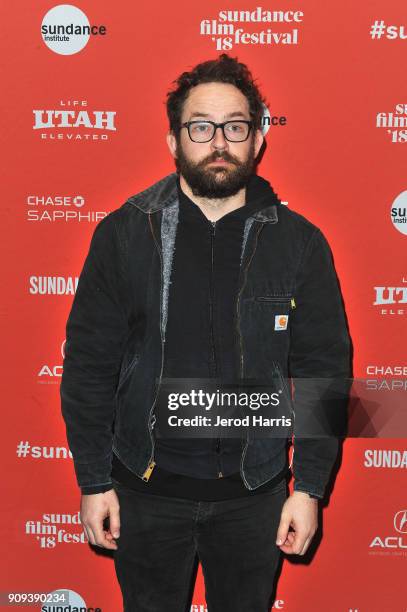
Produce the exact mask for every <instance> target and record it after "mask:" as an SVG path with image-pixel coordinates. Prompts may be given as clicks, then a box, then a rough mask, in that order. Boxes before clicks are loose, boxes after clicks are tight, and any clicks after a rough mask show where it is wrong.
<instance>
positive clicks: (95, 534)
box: [80, 489, 120, 550]
mask: <svg viewBox="0 0 407 612" xmlns="http://www.w3.org/2000/svg"><path fill="white" fill-rule="evenodd" d="M80 517H81V521H82V526H83V529H84V531H85V534H86V536H87V538H88V540H89V542H90V544H93V545H95V546H102V547H103V548H109V549H110V550H117V544H116V542H115V541H114V540H115V539H116V538H119V537H120V514H119V500H118V497H117V495H116V491H115V490H114V489H110V490H109V491H105V493H94V494H92V495H82V499H81V511H80ZM107 517H109V529H108V530H107V531H106V529H104V528H103V521H104V520H105V518H107Z"/></svg>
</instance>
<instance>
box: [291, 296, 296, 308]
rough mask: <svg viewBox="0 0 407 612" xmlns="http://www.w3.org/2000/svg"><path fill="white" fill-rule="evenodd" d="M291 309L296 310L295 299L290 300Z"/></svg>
mask: <svg viewBox="0 0 407 612" xmlns="http://www.w3.org/2000/svg"><path fill="white" fill-rule="evenodd" d="M291 308H297V306H296V304H295V299H294V298H293V297H292V298H291Z"/></svg>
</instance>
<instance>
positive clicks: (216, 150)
mask: <svg viewBox="0 0 407 612" xmlns="http://www.w3.org/2000/svg"><path fill="white" fill-rule="evenodd" d="M199 119H202V120H209V121H215V122H216V123H221V122H223V121H227V120H229V119H246V120H250V119H251V117H250V113H249V103H248V101H247V99H246V97H245V96H244V95H243V94H242V92H241V91H240V90H239V89H237V87H235V86H234V85H231V84H229V83H202V84H200V85H197V86H196V87H193V88H192V89H191V90H190V92H189V95H188V97H187V99H186V101H185V103H184V107H183V110H182V115H181V124H182V123H185V122H186V121H196V120H199ZM167 142H168V146H169V147H170V150H171V153H172V155H173V156H174V158H175V165H176V168H177V170H178V171H179V172H180V174H182V176H183V177H184V179H185V180H186V182H187V183H188V185H189V187H190V188H191V191H192V193H193V194H194V195H196V196H201V197H206V198H226V197H230V196H232V195H235V194H236V193H237V192H238V191H239V190H240V189H241V188H242V187H244V186H245V185H246V184H247V182H248V180H249V177H250V176H251V175H252V174H253V172H254V166H255V159H256V157H257V154H258V152H259V150H260V147H261V144H262V142H263V136H262V134H261V131H260V130H256V131H254V130H253V128H252V130H251V131H250V133H249V137H248V139H247V140H246V141H244V142H230V141H228V140H226V139H225V137H224V136H223V133H222V130H221V129H220V128H218V129H217V130H216V133H215V135H214V137H213V139H212V140H211V141H209V142H204V143H198V142H193V141H192V140H191V139H190V137H189V135H188V130H187V129H186V128H182V129H181V130H180V132H179V134H177V135H173V134H169V135H168V136H167ZM217 160H221V161H217ZM214 162H216V163H214Z"/></svg>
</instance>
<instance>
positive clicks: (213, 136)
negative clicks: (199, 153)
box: [180, 119, 253, 144]
mask: <svg viewBox="0 0 407 612" xmlns="http://www.w3.org/2000/svg"><path fill="white" fill-rule="evenodd" d="M194 123H210V124H211V125H213V126H214V128H215V129H214V130H213V134H212V136H211V138H209V139H208V140H194V139H193V138H192V136H191V132H190V130H189V126H190V125H193V124H194ZM228 123H246V124H247V125H248V126H249V130H248V132H247V136H246V138H244V139H243V140H230V139H229V138H228V137H227V136H226V134H225V125H227V124H228ZM183 127H185V128H187V129H188V135H189V137H190V139H191V140H192V142H197V143H198V144H202V143H203V142H210V141H211V140H213V138H215V134H216V130H217V129H218V127H220V128H221V129H222V133H223V137H224V138H225V140H227V141H228V142H245V141H246V140H247V139H248V138H249V134H250V131H251V129H252V127H253V121H248V120H247V119H235V120H233V119H230V120H229V121H224V122H223V123H215V122H214V121H208V120H206V119H200V120H197V121H186V122H185V123H182V124H181V126H180V129H181V128H183Z"/></svg>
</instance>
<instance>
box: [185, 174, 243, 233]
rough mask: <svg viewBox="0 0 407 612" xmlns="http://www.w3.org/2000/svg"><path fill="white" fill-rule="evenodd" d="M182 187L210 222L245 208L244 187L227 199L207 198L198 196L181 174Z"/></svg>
mask: <svg viewBox="0 0 407 612" xmlns="http://www.w3.org/2000/svg"><path fill="white" fill-rule="evenodd" d="M180 186H181V189H182V191H183V192H184V193H185V195H187V196H188V197H189V199H190V200H192V201H193V202H194V204H196V205H197V206H199V208H200V209H201V210H202V212H203V214H204V215H205V217H206V218H207V219H209V221H218V220H219V219H220V218H221V217H223V216H224V215H226V214H227V213H229V212H231V211H232V210H236V209H237V208H241V207H242V206H244V204H245V202H246V187H242V189H240V191H238V192H237V193H236V194H235V195H233V196H229V197H227V198H205V197H201V196H196V195H194V194H193V193H192V191H191V188H190V187H189V185H188V183H187V182H186V181H185V179H184V177H183V176H182V174H180Z"/></svg>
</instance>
